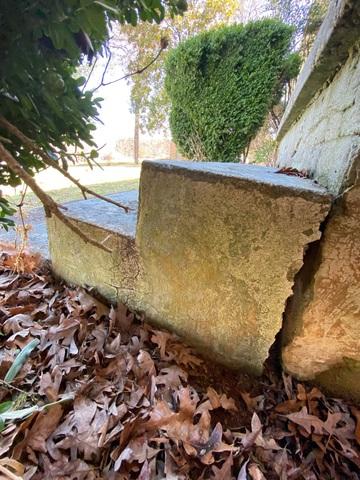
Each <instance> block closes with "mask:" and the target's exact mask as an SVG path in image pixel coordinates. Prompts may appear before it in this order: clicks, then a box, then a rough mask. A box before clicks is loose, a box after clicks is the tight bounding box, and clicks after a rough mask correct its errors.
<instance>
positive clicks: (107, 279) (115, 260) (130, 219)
mask: <svg viewBox="0 0 360 480" xmlns="http://www.w3.org/2000/svg"><path fill="white" fill-rule="evenodd" d="M137 195H138V192H137V191H131V192H124V193H121V194H117V195H116V199H117V200H118V201H119V202H122V203H124V204H125V205H128V206H129V207H130V208H131V212H130V213H125V212H124V211H123V210H121V209H119V208H118V207H116V206H114V205H110V204H105V202H102V201H101V202H100V201H99V200H95V199H94V200H84V201H80V202H72V204H71V205H69V204H68V205H67V206H68V207H69V208H68V212H67V213H68V215H69V216H70V218H72V219H73V220H74V221H76V222H77V224H78V226H79V227H80V228H81V229H82V230H83V232H84V233H86V234H87V235H88V236H89V237H90V238H93V239H95V240H97V241H99V242H103V241H104V245H106V246H107V247H109V248H110V249H111V250H112V253H111V254H110V253H108V252H106V251H104V250H101V249H99V248H98V247H95V246H93V245H91V244H88V243H86V242H84V241H83V240H82V239H81V238H79V236H78V235H77V234H76V233H74V232H73V231H72V230H70V229H69V228H68V227H67V226H66V225H64V224H63V223H62V222H60V221H59V220H58V219H56V218H50V219H48V236H49V250H50V256H51V260H52V266H53V270H54V272H55V273H56V274H57V275H59V276H60V277H61V278H64V279H65V280H67V281H68V282H71V283H75V284H78V285H82V286H85V285H86V286H90V287H96V289H97V290H98V291H99V293H101V294H102V295H104V296H105V297H106V298H108V299H110V300H113V301H115V300H120V301H122V302H124V303H128V302H129V297H131V296H132V294H133V290H134V279H135V278H136V275H137V272H138V269H139V267H138V265H137V254H136V249H135V228H136V219H137ZM90 222H94V223H90ZM95 222H96V224H95Z"/></svg>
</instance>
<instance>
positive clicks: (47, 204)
mask: <svg viewBox="0 0 360 480" xmlns="http://www.w3.org/2000/svg"><path fill="white" fill-rule="evenodd" d="M0 158H1V159H2V160H3V161H4V162H5V163H6V164H7V166H8V167H9V169H10V170H12V171H13V172H14V173H15V174H16V175H18V176H19V178H21V180H23V182H24V183H25V184H26V185H28V186H29V187H30V188H31V190H32V191H33V192H34V193H35V195H36V196H37V197H38V198H39V199H40V200H41V202H42V204H43V205H44V209H45V214H46V216H47V217H52V215H54V216H55V217H57V218H58V219H59V220H60V221H61V222H63V223H64V224H65V225H66V226H67V227H69V228H70V230H72V231H73V232H74V233H76V234H77V235H78V236H79V237H80V238H81V239H82V240H84V242H86V243H90V244H91V245H94V246H95V247H98V248H101V249H102V250H105V252H108V253H111V250H110V249H109V248H107V247H105V245H103V244H102V243H100V242H97V241H96V240H93V239H92V238H89V237H88V236H87V235H85V233H84V232H82V230H81V229H80V228H79V227H78V226H77V225H76V224H75V223H73V221H71V220H70V219H69V218H68V217H66V216H65V215H64V214H63V213H62V212H61V210H60V208H59V205H58V204H57V203H56V202H55V201H54V200H53V199H52V198H51V197H50V196H49V195H48V194H47V193H46V192H44V190H42V189H41V188H40V187H39V185H38V184H37V183H36V182H35V180H34V179H33V177H32V176H31V175H30V174H29V173H28V172H27V171H26V170H25V169H24V168H23V167H22V166H21V165H20V163H19V162H18V161H17V160H16V159H15V158H14V157H13V156H12V155H11V153H10V152H9V151H8V150H7V149H6V148H5V147H4V145H3V144H2V143H1V142H0Z"/></svg>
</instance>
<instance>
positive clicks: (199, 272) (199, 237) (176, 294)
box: [133, 162, 329, 374]
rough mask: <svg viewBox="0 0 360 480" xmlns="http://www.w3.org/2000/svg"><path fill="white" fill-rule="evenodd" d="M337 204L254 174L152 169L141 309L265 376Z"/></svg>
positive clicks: (251, 170) (145, 171)
mask: <svg viewBox="0 0 360 480" xmlns="http://www.w3.org/2000/svg"><path fill="white" fill-rule="evenodd" d="M328 208H329V196H328V194H327V193H326V192H325V190H324V189H322V188H321V187H319V186H316V185H315V184H314V183H312V182H311V181H309V180H305V179H302V178H298V177H290V176H287V175H281V174H278V173H276V170H274V169H270V168H269V169H267V168H265V167H256V166H251V165H234V164H214V163H209V164H206V163H205V164H204V163H202V164H199V163H191V162H144V163H143V166H142V174H141V182H140V208H139V220H138V226H137V234H136V243H137V248H138V251H139V256H140V265H141V269H140V275H139V278H138V281H137V283H136V287H135V290H136V298H135V301H134V304H133V306H135V308H137V309H138V310H141V311H144V312H146V315H147V317H148V318H151V319H152V320H153V321H154V322H156V323H158V324H160V325H162V326H165V327H168V328H169V329H171V330H175V331H176V332H177V333H178V334H180V335H181V336H183V337H185V339H186V340H187V341H188V342H190V343H191V344H193V345H195V346H197V347H198V348H199V349H200V350H202V351H203V352H204V353H205V354H207V355H211V356H212V357H213V358H216V359H217V360H220V361H221V362H223V363H225V364H227V365H229V366H231V367H233V368H239V367H240V368H242V369H245V370H247V371H249V372H252V373H255V374H259V373H261V371H262V366H263V362H264V360H265V359H266V358H267V356H268V351H269V348H270V346H271V345H272V343H273V342H274V339H275V335H276V334H277V333H278V331H279V330H280V328H281V323H282V314H283V311H284V308H285V303H286V300H287V298H288V297H289V295H290V294H291V292H292V290H291V289H292V286H293V279H294V275H295V274H296V272H297V271H298V270H299V269H300V267H301V266H302V263H303V254H304V248H305V247H306V245H307V244H308V243H309V242H313V241H314V240H317V239H318V238H319V236H320V233H319V225H320V222H321V221H322V220H323V219H324V217H325V215H326V214H327V212H328Z"/></svg>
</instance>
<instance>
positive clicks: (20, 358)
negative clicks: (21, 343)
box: [4, 338, 40, 383]
mask: <svg viewBox="0 0 360 480" xmlns="http://www.w3.org/2000/svg"><path fill="white" fill-rule="evenodd" d="M39 343H40V340H38V339H37V338H35V339H34V340H32V341H31V342H30V343H28V344H27V345H26V346H25V347H24V348H23V349H22V350H21V352H20V353H19V354H18V355H17V357H16V358H15V360H14V363H13V364H12V365H11V367H10V368H9V371H8V372H7V374H6V375H5V378H4V381H5V382H7V383H11V382H12V381H13V380H14V378H15V377H16V375H17V374H18V373H19V371H20V370H21V369H22V367H23V365H24V363H25V362H26V360H27V359H28V358H29V355H30V353H31V352H32V351H33V350H34V348H36V347H37V346H38V345H39Z"/></svg>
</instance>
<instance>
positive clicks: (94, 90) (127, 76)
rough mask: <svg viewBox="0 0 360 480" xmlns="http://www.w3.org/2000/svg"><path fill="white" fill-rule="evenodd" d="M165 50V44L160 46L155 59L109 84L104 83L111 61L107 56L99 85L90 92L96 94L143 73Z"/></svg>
mask: <svg viewBox="0 0 360 480" xmlns="http://www.w3.org/2000/svg"><path fill="white" fill-rule="evenodd" d="M166 48H167V44H166V45H165V46H161V47H160V50H159V51H158V53H157V54H156V55H155V57H154V58H153V59H152V60H151V61H150V62H149V63H148V64H147V65H145V66H144V67H141V68H138V69H137V70H135V71H134V72H130V73H127V74H126V75H124V76H123V77H120V78H117V79H116V80H111V81H110V82H104V80H105V74H106V71H107V69H108V67H109V64H110V59H111V54H110V56H109V60H108V61H107V62H106V66H105V69H104V72H103V74H102V78H101V83H100V84H99V85H98V86H97V87H96V88H94V89H93V90H92V92H93V93H94V92H96V90H98V89H99V88H100V87H107V86H108V85H112V84H113V83H116V82H120V81H121V80H125V79H126V78H129V77H132V76H134V75H139V74H141V73H143V72H145V70H147V69H148V68H150V67H151V65H153V64H154V63H155V62H156V60H157V59H158V58H159V57H160V55H161V54H162V52H163V51H164V50H165V49H166Z"/></svg>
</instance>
